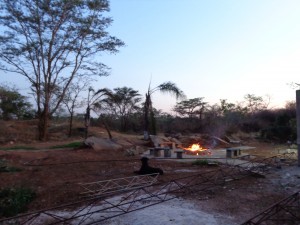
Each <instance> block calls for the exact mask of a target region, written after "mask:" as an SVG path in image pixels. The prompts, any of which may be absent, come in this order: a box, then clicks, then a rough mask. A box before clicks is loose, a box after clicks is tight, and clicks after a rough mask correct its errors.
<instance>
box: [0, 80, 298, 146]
mask: <svg viewBox="0 0 300 225" xmlns="http://www.w3.org/2000/svg"><path fill="white" fill-rule="evenodd" d="M80 84H81V85H79V86H80V88H79V86H78V83H76V84H72V85H71V86H70V87H71V88H70V89H69V90H68V93H67V94H66V96H65V98H64V99H63V104H62V105H61V106H60V110H59V111H58V112H57V113H56V114H55V115H54V116H53V117H61V118H68V119H69V132H68V134H69V136H71V135H72V130H73V126H72V124H73V118H74V117H77V118H78V115H79V114H81V115H82V114H84V115H86V111H85V112H84V113H78V112H79V111H81V112H82V110H86V109H87V108H89V110H90V112H94V113H93V115H94V116H93V117H92V118H90V121H89V122H90V123H89V125H90V126H106V128H107V129H109V130H111V129H112V130H117V131H120V132H134V133H141V134H144V132H145V131H147V132H149V134H157V133H158V132H161V133H166V134H170V135H171V134H176V133H206V134H210V135H214V136H219V137H222V136H224V135H225V136H226V135H231V134H235V133H238V132H240V131H242V132H245V133H256V134H257V136H258V137H260V138H262V139H265V140H272V141H278V142H286V141H295V140H296V103H295V101H291V102H287V103H286V105H285V106H284V107H282V108H276V109H272V108H269V99H267V98H263V97H261V96H256V95H254V94H246V95H245V96H244V99H243V101H240V102H235V103H232V102H229V101H228V100H226V99H220V102H219V103H216V104H209V103H208V102H206V101H205V98H204V97H197V98H191V99H187V98H185V99H181V100H180V99H179V100H178V101H177V103H176V105H175V106H174V107H173V109H172V111H171V112H169V113H166V112H162V111H161V110H159V109H156V108H154V107H153V105H152V102H153V101H155V99H152V98H153V97H152V98H150V100H149V94H150V95H151V93H153V90H157V91H163V92H166V89H170V90H169V91H168V92H169V93H173V94H175V97H176V93H179V95H180V96H181V97H184V94H183V92H182V91H180V89H179V88H178V87H177V86H176V85H175V84H173V83H171V82H165V83H163V84H161V85H158V86H157V87H155V88H154V89H153V90H152V89H151V88H149V90H150V91H148V92H147V93H146V94H145V97H143V95H142V94H140V93H139V92H138V91H137V90H134V89H133V88H130V87H119V88H114V89H108V88H103V89H99V90H94V89H93V88H91V87H90V86H88V85H87V84H88V83H85V84H84V83H80ZM83 84H84V85H83ZM170 87H172V88H170ZM174 88H175V89H174ZM151 90H152V92H151ZM172 90H173V92H172ZM174 90H175V92H174ZM83 91H88V95H89V96H87V97H82V95H80V93H81V94H82V92H83ZM177 97H178V96H177ZM146 110H148V111H146ZM36 113H37V112H36V110H35V109H34V108H33V106H32V105H31V104H30V103H29V101H28V97H26V96H23V95H21V94H20V93H19V92H18V91H17V89H16V88H10V87H8V86H1V87H0V119H3V120H10V119H22V120H23V119H33V118H37V116H36ZM80 120H81V121H82V124H84V118H83V117H82V116H81V117H80Z"/></svg>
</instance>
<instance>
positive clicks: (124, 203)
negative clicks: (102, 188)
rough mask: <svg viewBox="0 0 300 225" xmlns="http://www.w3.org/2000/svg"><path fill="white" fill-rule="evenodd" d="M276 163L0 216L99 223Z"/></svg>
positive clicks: (254, 163) (225, 168)
mask: <svg viewBox="0 0 300 225" xmlns="http://www.w3.org/2000/svg"><path fill="white" fill-rule="evenodd" d="M273 166H278V159H276V158H267V159H256V160H250V161H246V162H244V163H241V164H238V165H229V164H228V165H221V166H220V167H218V169H215V170H212V171H210V172H206V173H204V174H196V175H191V176H187V177H184V178H179V179H175V180H172V181H169V182H166V183H157V184H154V185H149V186H144V187H139V188H137V189H134V190H132V191H129V192H128V190H127V191H122V190H120V192H119V193H118V195H113V194H104V195H97V196H94V197H93V198H89V199H85V200H82V201H78V202H73V203H70V204H65V205H61V206H58V207H54V208H48V209H44V210H40V211H36V212H31V213H27V214H22V215H19V216H16V217H11V218H7V219H3V220H0V225H7V224H20V225H38V224H43V225H44V224H47V225H50V224H77V225H83V224H96V223H99V222H101V221H105V220H108V219H111V218H113V217H117V216H120V215H123V214H126V213H129V212H132V211H136V210H139V209H143V208H146V207H149V206H152V205H155V204H159V203H162V202H165V201H169V200H171V199H174V198H178V197H182V196H184V195H187V194H193V193H201V192H204V193H205V192H206V191H208V190H212V189H215V188H218V187H220V186H222V185H224V184H225V183H226V182H228V181H232V180H236V179H240V178H243V177H245V176H249V174H253V173H264V172H266V171H267V170H268V169H269V168H270V167H273Z"/></svg>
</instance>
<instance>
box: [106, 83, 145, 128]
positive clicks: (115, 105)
mask: <svg viewBox="0 0 300 225" xmlns="http://www.w3.org/2000/svg"><path fill="white" fill-rule="evenodd" d="M107 94H108V95H107V98H106V99H104V102H105V103H106V104H107V106H108V107H109V109H110V110H111V111H112V112H113V113H114V114H115V115H116V116H117V117H118V118H120V121H121V130H122V131H126V130H127V128H128V118H129V116H130V115H131V114H132V113H133V112H135V111H136V110H137V109H138V108H139V107H138V105H137V104H138V103H139V102H140V101H141V100H142V99H141V97H140V96H141V95H140V94H139V93H138V91H136V90H133V89H132V88H128V87H122V88H115V89H113V91H111V92H109V93H107Z"/></svg>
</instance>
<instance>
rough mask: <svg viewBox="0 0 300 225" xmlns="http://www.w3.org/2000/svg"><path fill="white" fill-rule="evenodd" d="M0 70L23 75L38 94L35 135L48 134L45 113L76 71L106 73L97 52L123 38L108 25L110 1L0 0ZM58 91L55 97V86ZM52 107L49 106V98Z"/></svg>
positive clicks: (112, 49) (109, 48) (111, 47)
mask: <svg viewBox="0 0 300 225" xmlns="http://www.w3.org/2000/svg"><path fill="white" fill-rule="evenodd" d="M0 9H1V11H0V25H1V31H2V34H1V35H0V59H1V61H2V63H1V64H0V69H1V70H3V71H6V72H11V73H16V74H19V75H22V76H24V77H25V78H26V79H27V80H28V81H29V82H30V83H31V85H32V88H33V90H34V93H35V95H36V104H37V116H38V119H39V125H38V128H39V139H41V140H46V139H47V127H48V124H49V117H50V116H51V115H52V114H53V113H54V112H55V111H56V109H57V108H58V107H59V105H60V104H61V102H62V100H63V98H64V95H65V93H66V91H67V89H68V87H69V86H70V84H71V82H72V80H73V79H74V78H75V77H76V76H77V77H79V76H90V75H98V76H104V75H108V71H107V69H108V68H107V67H106V66H105V65H104V64H102V63H100V62H99V61H98V60H97V59H98V58H99V57H95V56H97V55H99V53H101V52H109V53H116V52H117V51H118V50H117V49H118V48H119V47H121V46H123V45H124V43H123V42H122V41H121V40H119V39H117V38H116V37H112V36H110V35H109V34H108V32H107V31H106V28H107V27H108V26H109V25H110V24H111V23H112V19H111V18H109V17H105V16H103V14H104V13H105V12H107V11H109V2H108V0H68V1H62V0H47V1H46V0H43V1H36V0H14V1H11V0H2V1H1V3H0ZM55 87H59V88H60V90H61V95H60V96H58V98H57V99H56V100H55V102H53V101H52V100H53V98H54V89H55ZM51 101H52V103H53V107H52V108H51V109H50V102H51Z"/></svg>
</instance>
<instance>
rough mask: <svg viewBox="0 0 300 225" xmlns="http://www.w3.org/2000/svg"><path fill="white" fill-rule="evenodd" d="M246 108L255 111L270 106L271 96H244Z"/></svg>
mask: <svg viewBox="0 0 300 225" xmlns="http://www.w3.org/2000/svg"><path fill="white" fill-rule="evenodd" d="M244 99H245V104H246V109H247V111H248V112H249V113H254V112H257V111H260V110H264V109H267V108H268V105H269V102H270V98H269V97H268V99H267V100H266V99H264V98H263V97H261V96H256V95H253V94H247V95H245V96H244Z"/></svg>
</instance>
